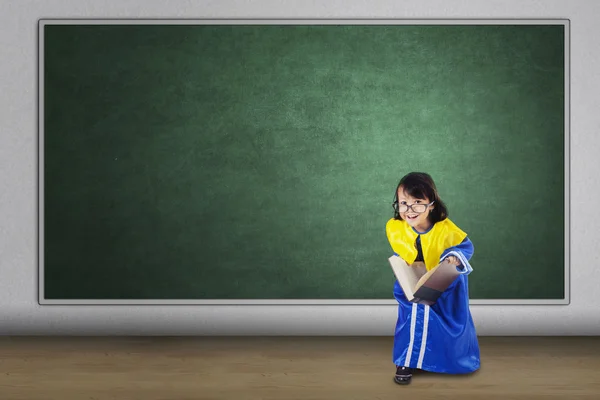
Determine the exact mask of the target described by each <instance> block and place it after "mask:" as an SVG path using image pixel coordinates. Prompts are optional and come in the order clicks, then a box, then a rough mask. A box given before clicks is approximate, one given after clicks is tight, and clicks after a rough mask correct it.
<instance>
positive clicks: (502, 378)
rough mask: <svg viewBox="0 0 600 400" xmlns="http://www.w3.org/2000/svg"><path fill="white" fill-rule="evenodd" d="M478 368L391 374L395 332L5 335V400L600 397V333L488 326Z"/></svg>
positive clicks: (0, 362) (0, 384)
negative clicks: (519, 332) (491, 329)
mask: <svg viewBox="0 0 600 400" xmlns="http://www.w3.org/2000/svg"><path fill="white" fill-rule="evenodd" d="M480 345H481V356H482V366H481V370H480V371H478V372H476V373H475V374H472V375H465V376H449V375H439V374H430V373H421V374H418V375H415V376H414V378H413V382H412V384H411V385H409V386H399V385H396V384H395V383H393V381H392V377H393V372H394V367H393V365H392V364H391V346H392V339H391V338H381V337H362V338H354V337H302V338H300V337H258V338H257V337H219V338H208V337H200V338H191V337H177V338H174V337H127V338H120V337H119V338H117V337H100V338H98V337H2V338H0V399H2V400H38V399H39V400H54V399H56V400H59V399H60V400H70V399H77V400H83V399H85V400H114V399H140V400H141V399H144V400H192V399H194V400H199V399H200V400H204V399H206V400H208V399H210V400H221V399H247V400H258V399H260V400H275V399H277V400H292V399H293V400H295V399H307V400H321V399H323V400H325V399H327V400H333V399H357V400H358V399H360V400H364V399H379V400H384V399H398V398H404V396H414V397H415V399H417V397H418V400H426V399H433V398H436V399H440V397H445V398H460V399H461V400H469V399H485V400H496V399H498V400H499V399H566V398H568V399H599V398H600V372H598V371H600V338H596V337H562V338H557V337H535V338H533V337H482V338H480Z"/></svg>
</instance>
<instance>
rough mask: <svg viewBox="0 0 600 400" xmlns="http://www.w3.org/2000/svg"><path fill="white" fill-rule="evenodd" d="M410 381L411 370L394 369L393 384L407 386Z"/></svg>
mask: <svg viewBox="0 0 600 400" xmlns="http://www.w3.org/2000/svg"><path fill="white" fill-rule="evenodd" d="M411 379H412V369H410V368H406V367H398V368H396V375H395V376H394V382H396V383H397V384H398V385H408V384H409V383H410V380H411Z"/></svg>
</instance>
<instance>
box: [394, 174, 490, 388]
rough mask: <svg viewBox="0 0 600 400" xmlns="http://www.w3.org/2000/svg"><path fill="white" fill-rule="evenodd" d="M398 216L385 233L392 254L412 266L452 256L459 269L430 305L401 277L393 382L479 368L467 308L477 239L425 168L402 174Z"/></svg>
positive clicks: (396, 292)
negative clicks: (453, 216) (459, 222)
mask: <svg viewBox="0 0 600 400" xmlns="http://www.w3.org/2000/svg"><path fill="white" fill-rule="evenodd" d="M393 207H394V217H393V218H392V219H390V220H389V221H388V222H387V225H386V233H387V238H388V241H389V243H390V245H391V247H392V250H393V251H394V254H396V255H397V256H399V257H401V258H403V259H404V261H406V262H407V263H408V264H409V265H410V264H412V263H414V262H415V261H421V262H424V263H425V266H426V267H427V269H428V270H429V269H431V268H433V267H435V266H436V265H437V264H438V263H439V262H440V261H442V260H444V259H449V260H450V261H451V262H452V263H453V264H455V265H456V267H457V268H458V269H459V271H461V272H462V273H461V275H459V277H458V278H457V279H456V280H455V281H454V282H453V283H452V285H450V287H449V288H448V289H446V291H445V292H444V293H443V294H442V295H441V296H440V297H439V299H438V300H437V302H436V303H435V304H434V305H432V306H427V305H423V304H416V303H411V302H409V301H408V300H407V299H406V297H405V296H404V293H403V292H402V289H401V287H400V285H399V284H398V281H397V280H396V282H395V285H394V297H395V298H396V300H397V301H398V305H399V306H398V321H397V323H396V331H395V335H394V347H393V361H394V363H395V364H396V375H395V377H394V381H395V382H396V383H398V384H408V383H410V381H411V378H412V372H413V371H414V370H415V369H421V370H426V371H431V372H438V373H448V374H463V373H470V372H473V371H476V370H478V369H479V364H480V360H479V343H478V341H477V335H476V333H475V326H474V324H473V319H472V317H471V313H470V310H469V291H468V281H467V275H468V274H469V273H470V272H471V271H472V270H473V269H472V268H471V265H470V264H469V260H470V259H471V256H472V255H473V244H472V243H471V241H470V240H469V238H468V237H467V234H466V233H465V232H463V231H462V230H461V229H460V228H459V227H457V226H456V225H455V224H454V223H453V222H452V221H450V219H449V218H448V211H447V209H446V206H445V205H444V203H443V202H442V200H441V199H440V197H439V196H438V193H437V189H436V186H435V183H434V182H433V179H432V178H431V176H429V175H428V174H426V173H421V172H412V173H410V174H408V175H406V176H405V177H403V178H402V180H401V181H400V183H399V184H398V187H397V188H396V195H395V196H394V203H393Z"/></svg>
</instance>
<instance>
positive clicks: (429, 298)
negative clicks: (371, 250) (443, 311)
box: [388, 255, 461, 305]
mask: <svg viewBox="0 0 600 400" xmlns="http://www.w3.org/2000/svg"><path fill="white" fill-rule="evenodd" d="M388 260H389V262H390V265H391V266H392V270H393V271H394V275H396V279H398V283H399V284H400V287H402V291H403V292H404V294H405V295H406V299H407V300H408V301H410V302H413V303H421V304H427V305H433V304H435V302H436V301H437V299H438V298H439V297H440V296H441V294H442V293H443V292H444V290H446V289H447V288H448V287H449V286H450V285H451V284H452V282H454V280H455V279H456V278H457V277H458V275H460V274H461V272H460V271H459V270H458V268H457V267H456V265H454V264H451V263H450V262H448V261H443V262H441V263H439V264H438V265H436V266H435V267H434V268H432V269H431V270H429V271H427V268H426V267H425V264H424V263H422V262H416V263H414V264H412V265H408V264H407V263H406V261H404V260H403V259H402V258H400V257H398V256H396V255H393V256H391V257H390V258H389V259H388Z"/></svg>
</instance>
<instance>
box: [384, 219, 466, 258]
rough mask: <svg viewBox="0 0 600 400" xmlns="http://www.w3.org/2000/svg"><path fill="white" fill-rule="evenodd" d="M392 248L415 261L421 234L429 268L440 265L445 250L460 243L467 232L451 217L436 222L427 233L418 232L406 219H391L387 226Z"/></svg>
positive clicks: (401, 255)
mask: <svg viewBox="0 0 600 400" xmlns="http://www.w3.org/2000/svg"><path fill="white" fill-rule="evenodd" d="M385 230H386V234H387V238H388V241H389V242H390V245H391V246H392V249H393V250H394V251H395V252H396V253H397V254H398V255H399V256H400V257H401V258H402V259H404V261H406V262H407V263H408V264H412V263H414V262H415V259H416V258H417V248H416V246H415V242H416V240H417V236H421V249H422V250H423V259H424V260H425V266H426V267H427V270H430V269H431V268H433V267H435V266H436V265H438V263H439V262H440V257H441V256H442V253H443V252H444V250H446V249H448V248H450V247H453V246H457V245H459V244H460V243H461V242H462V241H463V240H464V239H465V238H466V237H467V234H466V233H465V232H463V231H462V230H461V229H460V228H459V227H458V226H456V225H455V224H454V223H453V222H452V221H450V219H448V218H446V219H445V220H443V221H440V222H436V223H435V224H434V225H433V227H432V228H431V229H430V230H429V231H428V232H427V233H421V234H419V233H417V232H415V231H414V230H413V228H412V227H411V226H410V225H408V223H407V222H406V221H404V220H396V219H393V218H392V219H390V220H389V221H388V222H387V224H386V226H385Z"/></svg>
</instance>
